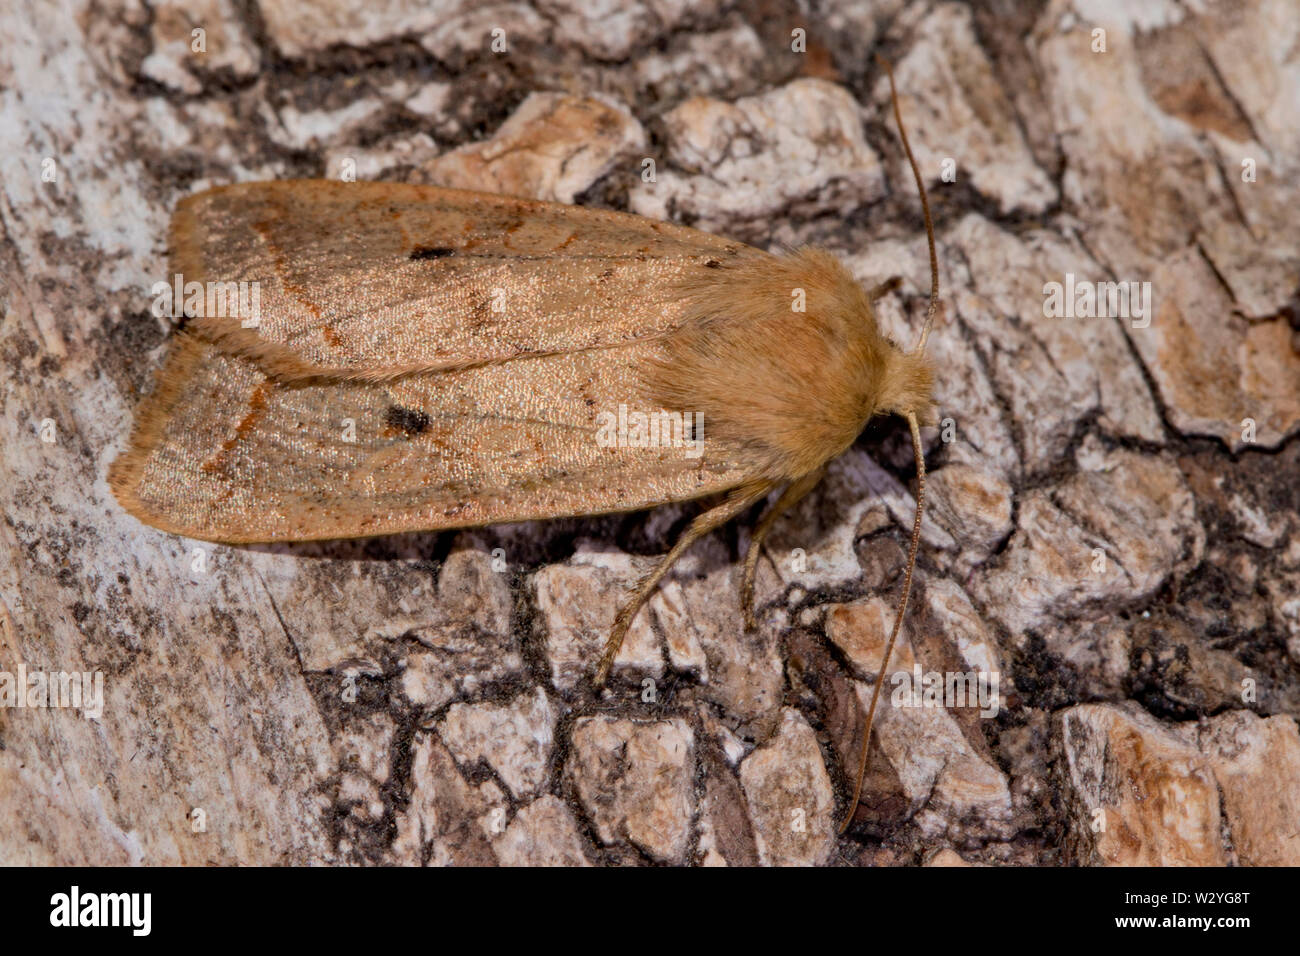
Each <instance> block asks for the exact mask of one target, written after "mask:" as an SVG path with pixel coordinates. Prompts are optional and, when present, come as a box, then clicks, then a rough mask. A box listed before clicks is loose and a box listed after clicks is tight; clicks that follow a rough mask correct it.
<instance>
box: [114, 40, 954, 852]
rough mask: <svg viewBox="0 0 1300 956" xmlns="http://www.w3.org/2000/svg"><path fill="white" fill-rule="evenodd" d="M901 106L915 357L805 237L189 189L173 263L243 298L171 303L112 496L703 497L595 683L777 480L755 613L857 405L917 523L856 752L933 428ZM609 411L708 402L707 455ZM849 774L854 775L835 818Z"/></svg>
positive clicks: (373, 520) (578, 215)
mask: <svg viewBox="0 0 1300 956" xmlns="http://www.w3.org/2000/svg"><path fill="white" fill-rule="evenodd" d="M886 70H888V67H887V66H886ZM889 81H890V89H891V92H893V82H894V81H893V76H892V73H891V74H890V77H889ZM894 115H895V119H896V120H897V122H898V126H899V132H900V136H901V138H902V141H903V145H904V149H905V151H906V154H907V157H908V160H909V162H910V163H911V165H912V171H913V174H914V176H915V178H916V182H917V186H918V188H919V189H920V193H921V203H922V209H923V211H924V214H925V223H926V234H927V238H928V241H929V247H930V265H931V296H930V308H929V313H928V314H927V317H926V322H925V326H924V330H923V331H922V333H921V337H920V341H919V342H918V344H917V346H916V348H915V349H914V350H912V351H911V352H905V351H903V350H902V349H901V348H900V347H899V346H897V345H896V344H895V343H893V342H892V341H890V340H889V339H888V338H886V337H885V336H884V335H883V333H882V332H881V331H880V329H879V326H878V324H877V321H876V317H875V313H874V311H873V308H872V303H873V302H874V301H875V300H876V299H878V298H879V297H880V296H881V295H883V294H884V293H885V292H887V291H888V290H890V289H892V288H893V287H895V285H896V284H897V280H891V281H890V282H886V283H883V284H882V285H880V286H877V287H875V288H873V289H864V288H863V287H862V286H860V285H859V284H858V282H857V281H856V280H855V279H854V278H853V276H852V275H851V274H850V273H849V272H848V270H847V269H845V268H844V266H842V265H841V264H840V263H839V261H838V260H837V259H836V258H835V257H834V256H833V255H831V254H830V253H828V252H825V251H822V250H818V249H803V250H799V251H796V252H794V253H792V254H790V255H772V254H769V253H767V252H764V251H762V250H759V249H756V248H753V247H751V246H747V245H744V244H742V243H739V242H733V241H731V240H728V239H723V238H719V237H717V236H713V235H709V234H707V233H704V232H700V231H697V230H694V229H689V228H684V227H682V226H677V225H673V224H670V223H666V222H657V221H653V220H650V219H645V218H641V217H638V216H632V215H627V214H623V213H617V212H610V211H604V210H599V209H586V208H582V207H578V206H568V205H562V204H557V203H548V202H536V201H530V200H526V199H516V198H510V197H506V196H499V195H490V194H485V193H476V192H467V191H461V190H451V189H441V188H435V187H425V186H412V185H400V184H384V183H344V182H337V181H327V180H322V181H310V180H308V181H280V182H261V183H247V184H242V185H234V186H225V187H219V188H215V189H210V190H208V191H206V192H203V193H200V194H197V195H194V196H190V197H189V198H187V199H185V200H183V201H182V202H181V203H180V204H179V206H178V207H177V209H176V212H175V214H174V216H173V218H172V222H171V233H170V254H171V265H172V271H173V273H175V274H177V275H178V276H181V277H183V280H184V283H186V285H188V284H189V283H191V282H197V283H199V288H200V289H202V288H211V287H212V286H214V285H216V286H218V287H222V288H229V289H231V290H233V289H234V288H236V287H237V285H238V283H246V284H248V283H251V284H253V285H254V287H255V288H256V289H257V290H258V305H259V308H258V313H259V314H258V315H257V316H256V317H254V318H255V321H250V320H249V317H248V316H240V315H238V314H236V315H228V314H215V315H214V314H208V312H207V311H206V310H205V311H204V314H202V315H197V316H195V317H193V318H191V320H190V321H189V322H188V325H187V327H186V329H185V330H184V331H183V332H182V333H181V334H179V336H178V341H177V342H176V343H175V345H174V347H173V348H172V350H171V353H170V355H169V357H168V359H167V361H166V363H165V365H164V367H163V368H162V369H161V370H160V372H159V376H158V382H157V385H156V387H155V389H154V391H153V392H152V393H151V394H150V395H149V396H148V397H147V398H146V399H145V400H144V401H143V402H142V403H141V405H140V407H139V410H138V412H137V416H136V420H135V426H134V430H133V433H132V435H131V438H130V442H129V445H128V448H127V450H126V451H125V453H124V454H122V455H121V456H120V457H119V458H118V460H117V461H115V462H114V464H113V467H112V469H111V473H110V484H111V487H112V490H113V493H114V494H115V495H116V497H117V499H118V501H119V502H120V503H121V504H122V506H123V507H124V508H125V509H126V510H127V511H128V512H130V513H131V514H132V515H134V516H135V517H136V518H138V519H139V520H141V521H143V522H145V523H146V524H149V525H153V526H154V527H157V528H161V529H162V530H164V531H168V532H172V533H174V534H179V535H185V536H187V537H191V538H199V539H205V540H210V541H218V542H225V543H232V544H233V543H251V542H270V541H307V540H313V539H327V538H350V537H360V536H368V535H380V534H386V533H391V532H402V531H434V530H441V529H444V528H460V527H467V526H476V525H486V524H494V523H501V522H514V521H524V520H532V519H541V518H555V517H562V516H574V515H593V514H602V513H609V512H623V511H635V510H640V509H646V508H651V507H653V506H656V505H661V504H664V503H667V502H678V501H687V500H691V499H697V498H703V497H707V496H718V495H722V496H724V497H723V498H722V500H721V503H719V504H717V505H716V506H714V507H712V508H710V509H709V510H706V511H704V512H703V513H702V514H700V515H699V516H698V517H696V518H695V519H694V520H693V521H692V522H691V523H690V525H689V526H688V527H687V529H686V530H685V532H684V533H683V534H682V535H681V537H680V539H679V540H678V541H677V542H676V543H675V545H674V546H673V548H672V550H671V551H669V553H668V554H667V555H666V556H665V557H664V558H663V560H662V561H660V562H659V564H658V566H657V567H656V568H655V569H654V570H653V571H652V572H651V573H650V574H649V575H648V576H647V577H646V578H645V579H644V580H643V581H642V582H641V583H640V584H639V585H638V586H637V587H636V589H635V591H634V592H633V593H632V594H631V595H630V597H628V599H627V600H626V601H625V603H624V604H623V606H622V608H621V609H620V610H619V612H618V614H617V617H616V619H615V624H614V627H613V629H612V631H611V633H610V635H609V638H608V641H607V642H606V645H605V649H604V652H603V654H602V655H601V659H600V662H599V665H598V666H597V669H596V673H595V683H596V685H597V686H599V685H600V684H602V683H603V682H604V680H605V678H606V676H607V675H608V673H609V670H610V667H611V665H612V664H613V661H614V658H615V656H616V655H617V653H618V650H619V647H620V645H621V644H622V641H623V637H624V635H625V634H626V632H627V630H628V627H629V625H630V624H631V623H632V620H633V618H634V617H635V616H636V614H637V612H638V611H639V610H640V609H641V607H642V606H643V605H644V604H645V602H646V600H647V599H648V598H649V596H650V595H651V593H652V592H653V591H654V589H655V587H656V586H657V585H658V584H659V582H660V580H661V579H662V578H663V577H664V575H665V574H666V573H667V572H668V570H669V569H670V568H671V567H672V566H673V564H674V563H675V562H676V561H677V559H678V558H679V557H680V556H681V555H682V553H683V552H684V551H685V550H686V549H687V548H688V547H690V545H691V544H692V542H694V541H696V540H697V539H699V538H700V537H701V536H703V535H706V534H708V533H709V532H711V531H713V530H714V529H716V528H718V527H720V526H721V525H723V524H725V523H726V522H728V521H729V520H731V519H732V518H734V517H736V516H737V515H740V514H742V513H743V512H745V511H746V510H747V509H749V508H750V507H751V506H752V505H754V504H756V503H757V502H760V501H762V500H764V499H766V498H767V497H768V496H769V495H770V494H772V493H773V492H775V491H777V490H778V489H779V490H780V494H779V496H778V497H777V499H776V501H775V503H774V504H773V505H772V506H771V507H770V508H769V509H768V510H767V512H766V514H764V515H763V517H762V518H761V519H760V520H759V522H758V524H757V526H756V527H755V529H754V533H753V535H752V537H751V540H750V543H749V548H748V552H747V554H746V556H745V561H744V566H743V570H742V574H741V583H740V592H741V605H742V607H743V609H744V610H743V613H744V617H745V623H746V626H747V627H750V628H752V627H753V625H754V619H753V612H752V610H751V604H752V599H753V587H754V574H755V569H756V567H757V563H758V557H759V553H760V549H761V548H762V545H763V541H764V539H765V538H766V537H767V535H768V533H769V532H770V531H771V529H772V527H773V525H774V523H775V521H776V519H777V517H778V516H779V515H780V514H782V512H784V511H786V510H787V509H788V508H790V507H791V506H792V505H794V504H795V503H796V502H798V501H799V500H800V499H801V498H802V497H803V496H804V495H806V494H807V493H808V492H809V491H810V490H811V489H812V488H813V487H814V486H815V485H816V484H817V482H818V480H819V479H820V478H821V475H822V473H823V471H824V468H825V465H826V463H827V462H828V461H830V460H831V459H832V458H834V457H835V456H837V455H839V454H840V453H841V452H842V451H844V450H845V449H846V448H848V447H849V445H850V444H852V442H853V441H854V440H855V439H856V437H857V436H858V434H859V433H860V432H861V431H862V429H863V427H864V425H865V424H866V423H867V421H868V420H869V419H870V418H872V417H873V416H875V415H880V414H898V415H901V416H903V417H904V418H906V420H907V423H908V426H909V428H910V430H911V436H912V442H913V447H914V451H915V455H916V467H917V495H916V519H915V524H914V526H913V531H912V542H911V549H910V552H909V557H908V565H907V572H906V576H905V579H904V584H903V593H902V598H901V600H900V605H899V611H898V615H897V617H896V620H895V624H894V629H893V633H892V634H891V636H890V639H889V644H888V650H887V652H886V656H885V660H884V661H883V662H882V667H881V678H878V679H877V681H876V689H875V692H874V694H873V697H872V702H871V707H870V710H869V713H868V717H867V728H866V733H865V736H864V739H863V746H862V761H861V765H862V768H863V770H865V766H866V757H867V754H868V745H869V741H870V736H871V722H872V720H873V718H874V714H875V708H876V702H877V699H878V697H879V690H880V686H881V684H882V683H883V675H884V673H885V667H886V666H887V665H888V658H889V655H890V654H891V653H892V650H893V645H894V641H895V639H896V638H897V635H898V626H899V623H900V622H901V620H902V618H903V615H904V614H905V613H906V609H907V602H908V596H909V595H910V592H911V584H912V572H913V568H914V566H915V563H916V555H917V547H918V543H919V536H920V523H921V514H922V508H923V502H924V492H925V461H924V457H923V454H922V447H921V439H920V432H919V427H920V424H921V423H922V422H930V421H932V419H933V400H932V377H933V376H932V372H931V369H930V366H929V364H928V363H927V361H926V358H925V352H924V349H925V338H926V336H927V335H928V333H929V329H930V326H931V324H932V322H933V319H934V315H935V311H936V309H937V303H938V294H939V293H938V266H937V259H936V255H935V246H934V232H933V228H932V224H931V220H930V210H929V205H928V202H927V201H926V198H925V190H924V185H923V184H922V181H921V177H920V174H919V172H918V171H917V168H916V161H915V159H914V158H913V156H912V151H911V147H910V145H909V144H908V143H907V137H906V133H905V131H904V130H903V126H902V116H901V113H900V111H899V108H898V101H897V95H896V93H895V95H894ZM180 284H181V280H180V279H179V278H178V279H177V285H178V286H180ZM794 290H802V291H803V293H804V305H805V309H804V311H802V312H797V311H793V310H792V307H791V302H792V293H793V292H794ZM231 294H233V292H232V293H231ZM194 304H195V305H198V304H201V303H200V302H196V303H194ZM192 311H197V310H192ZM216 311H218V312H221V311H223V310H216ZM226 311H228V310H226ZM236 311H237V310H236ZM620 408H632V409H646V410H654V409H662V410H677V411H681V412H683V413H686V414H690V415H692V416H700V415H702V416H703V418H702V421H703V423H704V433H705V437H704V439H703V441H704V445H703V447H704V449H705V451H704V453H703V454H702V455H698V456H695V455H688V454H683V450H682V448H680V447H675V446H672V445H671V444H669V445H660V446H658V447H639V446H635V445H634V444H630V443H624V444H618V443H614V444H611V443H608V442H600V441H598V440H597V434H598V431H599V429H600V428H601V427H602V424H608V421H609V418H608V415H609V414H610V413H611V412H613V411H615V410H618V409H620ZM692 420H693V421H699V420H700V419H699V418H698V417H693V418H692ZM861 783H862V775H861V773H860V774H859V777H858V783H857V792H855V795H854V798H853V807H851V808H850V811H849V815H848V818H846V820H845V825H846V826H847V823H848V820H849V819H851V818H852V816H853V812H854V810H855V809H856V807H857V802H858V796H859V794H860V791H861Z"/></svg>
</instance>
